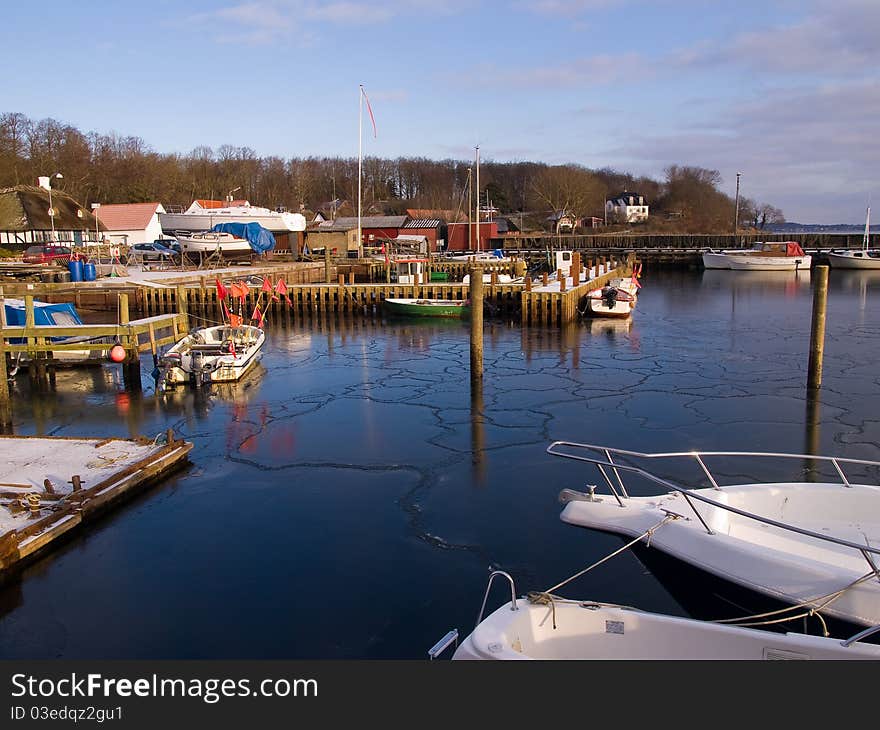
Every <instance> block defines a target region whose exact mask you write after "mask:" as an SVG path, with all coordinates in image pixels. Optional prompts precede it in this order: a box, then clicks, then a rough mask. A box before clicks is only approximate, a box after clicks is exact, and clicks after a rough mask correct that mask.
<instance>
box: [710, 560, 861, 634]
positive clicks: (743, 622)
mask: <svg viewBox="0 0 880 730" xmlns="http://www.w3.org/2000/svg"><path fill="white" fill-rule="evenodd" d="M873 577H875V573H874V571H871V572H870V573H865V575H863V576H862V577H861V578H856V579H855V580H854V581H852V582H851V583H849V584H848V585H846V586H844V587H843V588H841V589H840V590H836V591H832V592H831V593H826V594H825V595H823V596H818V597H816V598H812V599H810V600H807V601H802V602H801V603H798V604H795V605H793V606H786V607H784V608H780V609H777V610H775V611H767V612H765V613H756V614H752V615H751V616H741V617H740V618H727V619H716V620H714V621H713V622H712V623H716V624H735V625H736V626H767V625H770V624H778V623H783V622H785V621H793V620H795V619H798V618H810V617H811V616H815V617H816V618H818V619H819V622H820V623H821V624H822V634H823V636H830V635H831V634H830V633H829V632H828V626H827V625H826V623H825V618H824V617H823V616H822V614H821V613H819V612H820V611H821V610H822V609H823V608H825V607H826V606H829V605H831V604H832V603H833V602H834V601H836V600H837V599H838V598H840V597H841V596H842V595H843V594H844V593H846V592H847V591H848V590H849V589H850V588H855V587H856V586H857V585H859V584H861V583H864V582H865V581H867V580H870V579H871V578H873ZM820 601H821V603H819V602H820ZM816 603H819V605H818V606H816V605H814V604H816ZM802 608H806V609H808V610H806V611H803V612H802V613H798V614H794V615H791V616H787V615H786V614H788V613H790V612H791V611H798V610H800V609H802ZM770 616H780V618H773V619H768V620H766V621H752V619H765V618H768V617H770Z"/></svg>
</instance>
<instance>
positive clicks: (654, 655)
mask: <svg viewBox="0 0 880 730" xmlns="http://www.w3.org/2000/svg"><path fill="white" fill-rule="evenodd" d="M511 608H512V604H511V603H510V602H508V603H506V604H504V605H503V606H501V608H499V609H498V610H496V611H495V612H494V613H492V614H491V615H489V616H487V617H486V618H485V619H484V620H483V621H481V622H480V624H479V626H477V627H476V628H475V629H474V631H473V632H472V633H471V634H470V635H469V636H468V637H467V638H466V639H465V640H464V641H463V642H462V644H461V645H460V646H459V647H458V649H456V651H455V654H454V655H453V657H452V658H453V659H456V660H460V659H513V660H521V659H644V660H652V659H727V660H731V659H745V660H762V659H826V660H828V659H874V660H877V659H880V646H878V645H875V644H867V643H864V642H854V643H852V644H850V645H849V646H844V645H843V641H841V640H840V639H832V638H826V637H820V636H810V635H807V634H796V633H785V634H783V633H777V632H773V631H765V630H760V629H753V628H742V627H739V626H729V625H724V624H716V623H710V622H706V621H697V620H694V619H689V618H680V617H677V616H665V615H662V614H656V613H649V612H647V611H639V610H637V609H633V608H625V607H622V606H610V605H607V604H596V603H589V602H578V601H565V600H556V601H554V604H553V606H552V607H551V606H550V605H546V604H532V603H530V602H529V601H528V600H526V599H519V600H517V610H515V611H513V610H511Z"/></svg>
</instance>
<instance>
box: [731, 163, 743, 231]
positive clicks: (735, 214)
mask: <svg viewBox="0 0 880 730" xmlns="http://www.w3.org/2000/svg"><path fill="white" fill-rule="evenodd" d="M740 175H742V173H741V172H738V173H736V205H735V207H734V211H733V235H734V236H735V235H736V232H737V230H738V229H739V176H740Z"/></svg>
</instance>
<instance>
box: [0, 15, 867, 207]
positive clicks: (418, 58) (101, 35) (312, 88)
mask: <svg viewBox="0 0 880 730" xmlns="http://www.w3.org/2000/svg"><path fill="white" fill-rule="evenodd" d="M8 5H9V7H6V8H5V9H4V24H3V27H2V28H0V47H2V48H3V49H4V54H3V55H4V65H5V67H6V68H5V73H4V80H3V86H2V91H0V100H2V101H0V112H21V113H22V114H25V115H26V116H28V117H29V118H31V119H43V118H46V117H51V118H53V119H56V120H58V121H60V122H64V123H67V124H71V125H73V126H75V127H77V128H78V129H80V130H81V131H83V132H92V131H94V132H99V133H102V134H107V133H111V132H115V133H117V134H120V135H123V136H129V135H130V136H136V137H140V138H142V139H143V140H144V141H145V142H146V143H147V145H149V146H150V147H151V148H152V149H153V150H155V151H157V152H162V153H170V152H182V153H185V152H188V151H190V150H192V149H193V148H195V147H197V146H209V147H212V148H214V149H216V148H218V147H219V146H221V145H224V144H229V145H234V146H236V147H241V146H246V147H250V148H252V149H253V150H254V151H255V152H256V153H257V154H258V155H260V156H267V155H277V156H281V157H294V156H296V157H307V156H311V155H317V156H324V155H328V156H341V157H356V156H357V154H358V133H359V126H358V114H359V85H360V84H363V86H364V89H365V91H366V94H367V97H368V99H369V101H370V106H371V108H372V110H373V113H374V116H375V120H376V136H375V137H374V136H373V133H372V128H371V127H370V125H369V121H368V117H367V116H366V112H365V117H364V119H365V122H364V125H365V126H364V131H363V150H364V155H365V156H379V157H391V158H394V157H398V156H407V157H415V156H417V157H426V158H430V159H444V158H454V159H462V160H472V159H473V158H474V148H475V147H476V146H477V145H479V147H480V157H481V160H483V161H486V160H492V161H497V162H506V161H515V160H520V161H523V160H531V161H540V162H546V163H548V164H564V163H577V164H581V165H585V166H587V167H590V168H603V167H610V168H613V169H616V170H620V171H625V172H630V173H632V174H635V175H648V176H651V177H654V178H655V179H662V178H663V170H664V168H665V167H667V166H668V165H672V164H678V165H682V164H685V165H696V166H699V167H706V168H710V169H715V170H718V171H719V172H720V173H721V176H722V179H723V182H722V186H721V187H722V190H723V191H724V192H726V193H728V194H729V195H731V197H733V196H734V194H735V186H736V173H737V172H739V173H740V194H741V195H742V196H745V197H749V198H752V199H754V200H756V201H758V202H760V203H769V204H771V205H775V206H776V207H778V208H781V209H782V211H783V213H784V214H785V216H786V218H787V219H788V220H789V221H797V222H800V223H856V224H858V223H861V224H863V223H864V220H865V208H866V206H867V205H869V204H870V202H871V199H872V198H873V200H874V202H875V206H880V184H878V170H880V143H878V140H877V136H878V135H877V131H878V129H880V0H738V1H737V2H729V0H722V1H718V2H716V1H715V0H653V1H649V0H512V1H511V2H490V1H489V0H369V1H364V2H362V1H361V0H340V1H338V2H332V1H331V2H318V1H310V0H242V1H239V2H236V0H229V1H228V2H225V1H223V0H188V1H187V2H173V1H171V0H154V1H153V2H151V3H141V2H138V3H135V2H131V1H130V0H112V1H109V2H105V1H104V0H82V1H81V2H75V3H73V2H69V0H62V1H58V0H44V1H43V2H40V3H21V2H16V3H9V4H8Z"/></svg>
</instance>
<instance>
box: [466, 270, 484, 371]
mask: <svg viewBox="0 0 880 730" xmlns="http://www.w3.org/2000/svg"><path fill="white" fill-rule="evenodd" d="M470 275H471V280H470V287H469V288H470V300H471V383H472V384H473V383H474V382H475V381H477V382H482V379H483V269H482V268H481V267H480V266H472V267H471V270H470Z"/></svg>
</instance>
